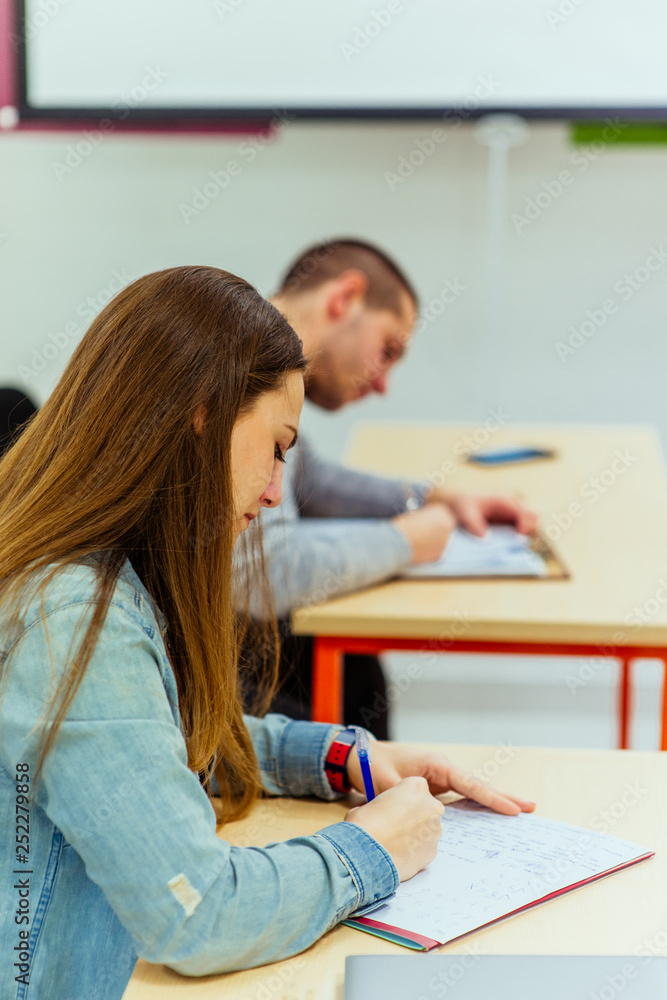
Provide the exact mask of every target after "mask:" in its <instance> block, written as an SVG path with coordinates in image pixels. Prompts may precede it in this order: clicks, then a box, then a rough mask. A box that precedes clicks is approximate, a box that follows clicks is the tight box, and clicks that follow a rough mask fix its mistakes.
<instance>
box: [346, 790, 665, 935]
mask: <svg viewBox="0 0 667 1000" xmlns="http://www.w3.org/2000/svg"><path fill="white" fill-rule="evenodd" d="M650 856H651V852H647V851H646V850H645V849H644V848H643V847H639V846H638V845H637V844H632V843H630V842H629V841H627V840H620V839H619V838H618V837H611V836H609V835H607V834H601V833H596V832H594V831H592V830H586V829H584V828H582V827H578V826H570V825H569V824H567V823H559V822H557V821H555V820H549V819H544V818H543V817H541V816H534V815H531V814H530V813H520V814H519V815H518V816H501V815H500V814H498V813H494V812H492V811H491V810H489V809H485V808H484V807H483V806H479V805H478V804H477V803H475V802H471V801H469V800H463V801H461V802H456V803H453V804H452V805H448V806H446V807H445V812H444V815H443V819H442V836H441V838H440V843H439V846H438V854H437V857H436V858H435V860H434V861H433V862H432V863H431V864H430V865H429V867H428V868H426V869H424V871H421V872H419V873H418V874H417V875H415V876H414V877H413V878H411V879H409V880H408V881H407V882H402V883H401V884H400V886H399V887H398V890H397V892H396V895H395V896H394V897H392V899H390V900H389V901H388V902H387V903H385V904H384V905H383V906H381V907H379V908H378V909H376V910H373V911H372V913H369V914H368V916H369V917H370V918H371V919H372V920H377V921H380V922H381V923H384V924H389V925H391V926H393V927H396V928H401V929H402V930H405V931H411V932H413V933H416V934H420V935H423V936H424V937H428V938H432V939H433V940H435V941H438V942H440V943H443V944H444V943H445V942H446V941H451V940H453V939H454V938H456V937H459V936H460V935H461V934H468V933H469V932H470V931H473V930H475V929H476V928H478V927H482V926H483V925H484V924H487V923H489V922H490V921H493V920H498V919H499V918H501V917H504V916H508V915H509V914H511V913H514V912H515V911H516V910H518V909H521V908H522V907H526V906H530V905H532V904H534V903H536V902H538V901H539V900H542V899H544V897H548V896H550V895H551V894H553V893H556V894H557V893H562V892H564V891H567V889H568V888H573V887H576V886H577V885H578V884H579V883H581V882H585V881H589V880H594V879H595V878H598V877H601V875H602V874H603V873H609V872H611V871H613V870H615V869H617V868H618V867H620V866H626V865H628V864H631V863H633V862H634V861H640V860H643V859H644V858H646V857H650ZM362 920H363V918H362Z"/></svg>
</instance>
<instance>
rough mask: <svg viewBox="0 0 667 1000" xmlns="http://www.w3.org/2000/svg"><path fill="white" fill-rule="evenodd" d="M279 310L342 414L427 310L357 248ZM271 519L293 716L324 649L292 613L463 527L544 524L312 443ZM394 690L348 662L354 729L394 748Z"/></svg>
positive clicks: (347, 716)
mask: <svg viewBox="0 0 667 1000" xmlns="http://www.w3.org/2000/svg"><path fill="white" fill-rule="evenodd" d="M271 301H272V302H273V304H274V305H275V306H276V307H277V308H278V309H279V310H280V311H281V312H282V313H283V314H284V315H285V316H286V317H287V319H288V320H289V321H290V323H291V324H292V326H293V327H294V329H295V330H296V331H297V333H298V334H299V337H300V338H301V340H302V342H303V348H304V353H305V355H306V356H307V357H308V358H309V359H310V364H309V372H308V377H307V381H306V395H307V397H308V399H309V400H310V401H311V403H314V404H315V405H316V406H321V407H323V408H324V409H326V410H339V409H341V408H342V407H344V406H347V405H348V404H350V403H353V402H354V401H355V400H358V399H362V398H363V397H364V396H366V395H367V394H368V393H370V392H377V393H380V394H384V393H386V391H387V382H388V377H389V373H390V371H391V369H392V368H393V366H394V365H395V364H396V363H397V362H398V361H399V360H400V358H401V357H402V356H403V354H404V352H405V350H406V348H407V346H408V344H409V341H410V337H411V334H412V330H413V327H414V324H415V321H416V318H417V309H418V304H417V295H416V293H415V291H414V289H413V287H412V285H411V284H410V282H409V280H408V278H407V277H406V276H405V274H403V272H402V271H401V270H400V268H399V267H398V266H397V265H396V264H395V263H394V262H393V261H392V260H390V258H389V257H388V256H387V255H386V254H385V253H384V252H383V251H381V250H379V249H378V248H377V247H374V246H372V245H370V244H368V243H364V242H361V241H359V240H354V239H341V240H334V241H331V242H328V243H322V244H318V245H317V246H314V247H311V248H309V249H308V250H306V251H305V253H303V254H302V255H301V256H300V257H299V258H298V259H297V260H296V261H295V262H294V263H293V264H292V266H291V267H290V268H289V270H288V271H287V273H286V274H285V276H284V278H283V280H282V282H281V285H280V287H279V289H278V291H277V292H276V294H275V295H274V296H273V298H272V299H271ZM261 520H262V525H263V529H262V530H263V537H264V550H265V554H266V558H267V566H268V571H269V576H270V581H271V584H272V588H273V593H274V597H275V602H276V611H277V614H278V617H279V619H281V634H282V653H281V676H282V681H281V688H280V692H279V694H278V696H277V698H276V700H275V702H274V703H273V705H272V710H273V711H284V712H285V713H286V714H288V715H290V716H292V717H293V718H309V717H310V693H311V666H312V649H313V640H312V638H310V637H303V636H293V635H291V634H290V633H289V614H290V611H291V610H292V609H293V608H295V607H298V606H303V605H308V604H311V603H317V602H318V601H321V600H323V599H324V597H325V595H329V596H336V595H340V594H343V593H346V592H349V591H352V590H356V589H358V588H360V587H365V586H368V585H370V584H375V583H379V582H380V581H382V580H385V579H387V578H389V577H391V576H394V575H395V574H396V573H398V572H399V571H401V570H403V569H404V568H406V567H407V566H410V565H412V564H415V563H424V562H430V561H432V560H434V559H437V558H438V556H439V555H440V554H441V552H442V550H443V549H444V547H445V544H446V542H447V539H448V537H449V534H450V532H451V531H452V529H453V528H454V526H455V525H457V524H458V525H460V526H461V527H464V528H466V529H468V530H469V531H471V532H473V533H474V534H478V535H481V534H483V533H484V530H485V528H486V525H487V524H488V523H489V522H490V521H505V522H511V523H514V524H515V525H516V527H517V529H518V530H519V531H522V532H530V531H532V530H533V529H534V528H535V526H536V517H535V515H534V514H533V513H532V512H531V511H529V510H527V509H526V508H524V507H523V506H522V505H521V504H520V503H519V502H518V501H516V500H513V499H511V498H509V497H473V496H467V495H460V494H451V493H448V492H446V491H444V490H442V489H439V488H433V487H431V486H430V485H429V484H428V483H426V482H408V481H401V480H398V479H388V478H384V477H381V476H375V475H370V474H365V473H360V472H355V471H352V470H350V469H346V468H345V467H343V466H341V465H338V464H336V463H332V462H328V461H325V460H323V459H321V458H319V457H318V456H317V454H316V452H315V450H314V449H313V447H312V446H311V445H310V444H309V443H308V442H307V441H305V440H304V439H303V438H302V437H300V438H299V441H298V443H297V445H296V447H295V449H294V451H292V452H291V453H290V454H289V456H288V457H287V464H286V466H285V470H284V478H283V502H282V506H281V507H280V508H279V509H275V510H270V509H267V510H265V511H263V512H262V519H261ZM242 568H243V559H242V557H241V556H240V555H239V569H240V570H242ZM250 610H251V613H252V614H253V616H254V617H256V618H262V617H264V616H266V614H267V610H266V608H265V607H264V606H263V604H262V602H261V598H260V596H257V597H255V599H254V600H253V601H252V603H251V609H250ZM385 690H386V689H385V682H384V677H383V674H382V669H381V667H380V664H379V662H378V660H377V659H376V658H375V657H372V656H358V655H348V656H346V657H345V671H344V721H345V722H346V723H347V724H348V725H349V724H355V723H358V724H360V725H365V726H366V727H367V728H369V729H370V730H371V731H372V732H373V733H375V735H376V736H378V738H380V739H386V738H387V737H388V720H387V699H386V697H385ZM378 706H381V708H380V709H378Z"/></svg>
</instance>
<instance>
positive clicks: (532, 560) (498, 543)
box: [402, 525, 548, 577]
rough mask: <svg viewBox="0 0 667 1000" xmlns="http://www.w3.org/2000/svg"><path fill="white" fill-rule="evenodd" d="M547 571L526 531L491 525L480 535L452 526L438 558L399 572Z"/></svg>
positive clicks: (424, 574) (410, 574)
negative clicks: (523, 533)
mask: <svg viewBox="0 0 667 1000" xmlns="http://www.w3.org/2000/svg"><path fill="white" fill-rule="evenodd" d="M547 573H548V570H547V567H546V565H545V562H544V560H543V559H542V557H541V556H540V555H539V554H538V553H537V552H533V550H532V549H531V547H530V539H529V538H528V537H527V536H526V535H522V534H520V533H519V532H518V531H516V530H515V529H514V528H511V527H509V526H507V525H494V526H492V527H490V528H488V529H487V532H486V535H485V536H484V537H483V538H478V537H477V536H476V535H471V534H470V533H469V532H467V531H463V530H462V529H461V528H455V529H454V531H452V533H451V535H450V537H449V541H448V542H447V545H446V546H445V550H444V552H443V554H442V555H441V557H440V558H439V559H438V560H436V561H435V562H432V563H424V564H422V565H420V566H412V567H410V569H408V570H406V571H405V572H404V573H403V574H402V575H403V576H408V577H413V576H414V577H430V576H435V577H443V576H546V575H547Z"/></svg>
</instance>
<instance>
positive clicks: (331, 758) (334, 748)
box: [324, 729, 356, 792]
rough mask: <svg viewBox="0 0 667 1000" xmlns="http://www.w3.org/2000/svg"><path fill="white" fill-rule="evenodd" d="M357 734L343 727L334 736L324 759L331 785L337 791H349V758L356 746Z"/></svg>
mask: <svg viewBox="0 0 667 1000" xmlns="http://www.w3.org/2000/svg"><path fill="white" fill-rule="evenodd" d="M355 740H356V735H355V732H354V730H353V729H343V731H342V732H340V733H337V734H336V736H335V737H334V740H333V743H332V744H331V746H330V747H329V751H328V753H327V756H326V758H325V761H324V770H325V772H326V776H327V779H328V781H329V784H330V786H331V787H332V788H333V790H334V791H335V792H349V791H350V788H351V787H352V786H351V785H350V781H349V778H348V776H347V758H348V757H349V755H350V750H351V749H352V747H353V746H354V743H355Z"/></svg>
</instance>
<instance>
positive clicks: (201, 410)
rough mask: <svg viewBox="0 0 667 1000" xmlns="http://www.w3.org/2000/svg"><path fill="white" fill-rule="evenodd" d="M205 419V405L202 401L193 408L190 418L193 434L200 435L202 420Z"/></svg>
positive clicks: (202, 429)
mask: <svg viewBox="0 0 667 1000" xmlns="http://www.w3.org/2000/svg"><path fill="white" fill-rule="evenodd" d="M205 419H206V407H205V406H204V404H203V403H200V404H199V406H198V407H197V409H196V410H195V415H194V417H193V418H192V426H193V427H194V429H195V434H199V435H201V434H202V433H203V431H204V421H205Z"/></svg>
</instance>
